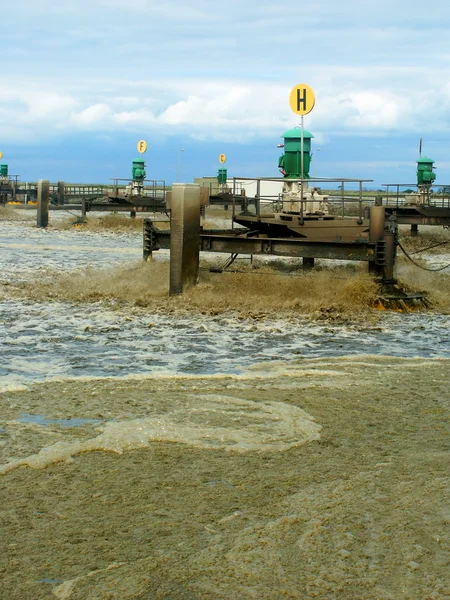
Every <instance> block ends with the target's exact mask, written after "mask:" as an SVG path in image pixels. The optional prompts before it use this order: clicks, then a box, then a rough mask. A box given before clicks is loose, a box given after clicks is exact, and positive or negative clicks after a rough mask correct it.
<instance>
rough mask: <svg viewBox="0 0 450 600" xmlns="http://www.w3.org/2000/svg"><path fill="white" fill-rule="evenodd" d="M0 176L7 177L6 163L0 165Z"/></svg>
mask: <svg viewBox="0 0 450 600" xmlns="http://www.w3.org/2000/svg"><path fill="white" fill-rule="evenodd" d="M0 177H4V178H6V177H8V165H0Z"/></svg>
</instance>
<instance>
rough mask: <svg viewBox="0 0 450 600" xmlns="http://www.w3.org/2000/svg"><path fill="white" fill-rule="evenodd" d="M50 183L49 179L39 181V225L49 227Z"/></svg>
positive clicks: (37, 223)
mask: <svg viewBox="0 0 450 600" xmlns="http://www.w3.org/2000/svg"><path fill="white" fill-rule="evenodd" d="M49 192H50V184H49V182H48V180H47V179H39V181H38V183H37V222H36V225H37V227H47V225H48V207H49Z"/></svg>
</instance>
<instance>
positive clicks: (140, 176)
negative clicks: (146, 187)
mask: <svg viewBox="0 0 450 600" xmlns="http://www.w3.org/2000/svg"><path fill="white" fill-rule="evenodd" d="M131 177H132V179H133V181H141V182H142V181H144V179H145V177H146V173H145V161H144V160H142V158H135V159H134V160H133V169H132V175H131Z"/></svg>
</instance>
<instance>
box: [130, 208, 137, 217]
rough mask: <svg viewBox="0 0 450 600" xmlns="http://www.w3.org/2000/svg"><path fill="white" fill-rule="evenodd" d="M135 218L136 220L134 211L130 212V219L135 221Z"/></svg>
mask: <svg viewBox="0 0 450 600" xmlns="http://www.w3.org/2000/svg"><path fill="white" fill-rule="evenodd" d="M135 218H136V211H135V210H132V211H131V212H130V219H135Z"/></svg>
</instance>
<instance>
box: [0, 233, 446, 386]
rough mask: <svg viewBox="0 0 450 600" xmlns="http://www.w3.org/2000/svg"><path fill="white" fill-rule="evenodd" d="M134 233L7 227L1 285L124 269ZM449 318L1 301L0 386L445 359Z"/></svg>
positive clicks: (135, 241) (0, 239) (135, 242)
mask: <svg viewBox="0 0 450 600" xmlns="http://www.w3.org/2000/svg"><path fill="white" fill-rule="evenodd" d="M141 244H142V239H141V235H140V234H139V233H129V234H128V233H127V234H115V233H114V234H113V233H86V232H82V231H76V230H68V231H54V230H48V231H46V230H40V229H36V228H35V227H31V226H29V225H25V224H17V223H7V224H3V225H2V229H1V232H0V248H1V253H0V273H1V279H2V280H3V281H8V280H9V281H11V280H23V279H32V278H34V277H36V276H39V275H40V274H42V276H46V270H48V268H57V269H58V270H59V271H71V270H74V269H77V268H80V267H84V266H87V265H95V266H96V267H97V268H98V267H99V266H100V267H101V266H105V267H106V266H111V265H112V264H114V265H119V264H126V263H127V262H128V263H129V262H130V261H135V260H139V259H140V257H141ZM449 325H450V319H449V317H448V316H445V315H436V314H397V313H385V314H380V316H379V322H378V324H377V326H370V325H368V326H367V327H365V328H364V327H361V325H360V324H354V325H352V324H351V323H350V324H349V323H346V324H330V323H325V322H314V321H309V320H307V319H304V320H302V319H295V320H292V321H289V322H286V321H285V320H283V319H277V318H267V319H264V320H254V319H242V318H238V317H234V316H233V315H227V316H205V315H197V314H192V315H189V316H186V315H183V316H177V315H173V314H171V315H164V314H151V313H149V312H148V311H144V310H142V311H140V312H137V311H136V310H134V311H133V312H129V311H127V310H122V309H121V310H115V309H108V308H105V306H104V305H102V304H88V305H71V304H67V303H61V302H52V303H36V302H27V301H18V300H15V299H5V300H3V301H0V352H1V356H2V358H3V360H2V362H1V365H0V382H1V384H2V386H5V385H6V386H8V385H11V384H17V383H24V382H29V381H33V380H42V379H47V378H50V377H55V376H57V377H61V376H114V375H127V374H132V373H140V374H149V373H195V374H202V373H204V374H211V373H239V372H241V371H242V370H243V369H246V368H248V367H249V366H251V365H253V364H255V363H260V362H264V361H276V360H291V359H298V358H301V357H309V358H311V357H321V356H324V357H325V356H327V357H328V356H345V355H347V356H348V355H356V354H376V355H388V356H398V357H411V356H422V357H433V358H435V357H450V327H449Z"/></svg>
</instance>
